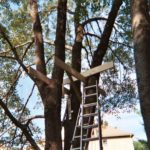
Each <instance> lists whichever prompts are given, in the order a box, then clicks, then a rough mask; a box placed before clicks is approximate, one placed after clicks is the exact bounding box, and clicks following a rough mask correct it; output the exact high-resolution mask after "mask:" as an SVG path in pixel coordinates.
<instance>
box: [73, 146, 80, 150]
mask: <svg viewBox="0 0 150 150" xmlns="http://www.w3.org/2000/svg"><path fill="white" fill-rule="evenodd" d="M71 150H80V147H76V148H71Z"/></svg>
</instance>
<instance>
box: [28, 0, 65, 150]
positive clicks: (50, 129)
mask: <svg viewBox="0 0 150 150" xmlns="http://www.w3.org/2000/svg"><path fill="white" fill-rule="evenodd" d="M30 6H31V17H32V20H33V32H34V37H35V47H36V49H35V56H36V58H35V64H36V69H37V71H39V72H40V73H42V74H43V75H46V65H45V60H44V44H43V36H42V27H41V22H40V18H39V15H38V6H37V0H30ZM66 10H67V0H59V1H58V9H57V12H58V14H57V29H56V40H55V56H57V57H58V58H59V59H61V60H62V61H64V60H65V32H66ZM63 73H64V71H63V70H62V69H60V68H59V67H57V66H56V64H55V60H54V68H53V73H52V80H53V82H51V85H48V84H45V83H44V82H43V81H42V80H39V79H36V84H37V86H38V89H39V92H40V95H41V98H42V101H43V104H44V116H45V150H61V149H62V141H61V118H60V111H61V96H62V81H63Z"/></svg>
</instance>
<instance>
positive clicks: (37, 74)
mask: <svg viewBox="0 0 150 150" xmlns="http://www.w3.org/2000/svg"><path fill="white" fill-rule="evenodd" d="M27 68H28V73H29V74H30V75H31V76H32V77H34V78H36V79H38V80H40V81H42V82H44V83H46V84H47V85H49V87H50V88H52V87H53V86H54V82H55V81H54V80H53V79H49V78H48V77H47V76H45V75H44V74H43V73H41V72H39V71H37V70H35V69H33V68H32V67H27ZM64 94H67V95H69V94H70V90H68V89H67V88H65V87H64V86H63V85H62V96H63V95H64Z"/></svg>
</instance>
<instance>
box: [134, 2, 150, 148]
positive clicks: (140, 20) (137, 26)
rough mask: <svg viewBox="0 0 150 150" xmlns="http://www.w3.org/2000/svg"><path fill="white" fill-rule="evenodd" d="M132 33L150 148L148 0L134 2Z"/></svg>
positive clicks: (139, 88)
mask: <svg viewBox="0 0 150 150" xmlns="http://www.w3.org/2000/svg"><path fill="white" fill-rule="evenodd" d="M132 31H133V41H134V54H135V67H136V75H137V83H138V90H139V97H140V105H141V112H142V116H143V119H144V126H145V131H146V135H147V138H148V144H149V146H150V16H149V10H148V2H147V0H132Z"/></svg>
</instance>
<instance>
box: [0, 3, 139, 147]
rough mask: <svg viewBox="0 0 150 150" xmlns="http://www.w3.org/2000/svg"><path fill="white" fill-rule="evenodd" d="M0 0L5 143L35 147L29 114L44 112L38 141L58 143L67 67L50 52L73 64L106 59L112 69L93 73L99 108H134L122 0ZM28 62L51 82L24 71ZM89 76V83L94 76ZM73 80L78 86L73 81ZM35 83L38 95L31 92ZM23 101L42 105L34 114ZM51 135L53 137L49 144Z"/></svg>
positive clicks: (79, 66) (80, 66) (0, 116)
mask: <svg viewBox="0 0 150 150" xmlns="http://www.w3.org/2000/svg"><path fill="white" fill-rule="evenodd" d="M0 3H1V5H0V13H1V18H0V66H1V69H0V97H1V99H0V105H1V107H2V109H0V120H1V123H0V127H1V131H0V136H1V139H3V140H2V142H3V145H4V146H6V147H13V148H19V149H20V148H23V147H26V146H28V145H29V143H30V144H31V145H32V147H33V148H34V149H39V147H38V145H37V143H38V141H39V137H41V133H40V129H39V127H38V126H37V124H36V125H35V124H34V123H33V122H32V120H34V119H36V118H42V117H43V118H45V124H46V125H45V128H46V129H45V135H46V138H45V141H46V148H45V149H46V150H49V149H50V147H53V149H54V150H55V149H56V150H58V149H59V150H60V149H61V148H62V147H61V146H60V145H61V144H60V143H61V142H60V141H61V135H60V134H61V127H62V125H63V123H64V125H65V124H68V123H67V122H65V121H64V122H63V123H62V120H61V117H60V115H61V103H62V102H63V99H62V98H61V97H62V91H61V88H62V82H63V79H64V78H66V77H67V74H66V73H64V71H63V70H62V69H60V68H59V67H58V66H57V65H56V64H55V59H54V58H55V57H54V56H57V57H59V58H60V59H61V60H62V61H64V62H66V63H67V64H69V65H70V66H72V67H73V68H74V69H75V70H77V71H78V72H82V71H84V70H87V69H90V68H93V67H96V66H98V65H101V64H102V63H105V62H109V61H113V62H114V64H115V69H113V70H108V71H106V72H104V73H102V74H100V75H99V74H98V75H96V76H94V78H96V79H98V80H99V85H100V88H102V89H103V90H104V91H105V93H106V97H105V98H104V97H102V98H101V101H100V103H101V106H102V112H103V113H114V114H117V113H118V111H122V110H124V111H131V110H134V109H135V106H136V104H137V102H138V101H137V87H136V81H135V77H134V73H135V71H134V65H135V62H134V54H133V43H132V36H131V15H130V12H131V9H130V6H131V4H130V1H129V0H123V1H122V0H113V1H111V0H102V1H99V0H89V1H86V0H73V1H71V0H68V1H67V0H58V1H55V0H51V1H42V0H39V1H37V0H30V1H23V0H7V1H1V2H0ZM29 68H32V69H33V70H35V72H36V73H39V72H40V73H41V74H42V75H43V76H44V77H47V76H48V77H49V79H51V80H49V81H48V82H50V84H47V83H45V82H43V81H41V80H40V79H39V78H38V77H37V76H36V75H35V74H34V73H33V74H32V73H31V72H29ZM24 73H25V74H26V75H25V77H24ZM28 77H29V78H30V79H29V78H28ZM92 78H93V77H92ZM92 78H89V79H88V84H91V83H92V82H93V79H92ZM24 79H25V80H26V79H27V81H29V82H32V83H33V87H30V88H29V89H31V92H29V96H28V97H27V99H23V96H22V95H23V93H19V86H20V81H22V80H24ZM24 84H25V83H24ZM21 86H22V87H23V86H24V85H21ZM75 86H76V87H77V89H78V91H79V93H80V94H81V92H80V83H75ZM35 87H36V88H37V91H38V93H37V98H36V99H37V100H34V99H33V98H31V95H32V93H33V91H34V89H35ZM70 91H71V93H72V98H71V99H72V106H73V108H72V109H73V111H74V112H75V113H74V114H73V115H74V116H73V119H74V120H73V121H72V124H71V126H72V128H74V124H75V121H76V116H77V112H78V109H79V104H78V103H79V102H77V101H78V100H77V99H76V98H77V97H76V93H75V92H74V91H73V89H72V85H71V87H70ZM80 94H79V96H81V95H80ZM75 99H76V100H75ZM29 101H37V102H39V101H40V105H39V107H38V108H37V111H38V110H41V109H40V107H43V106H44V112H40V113H41V114H40V115H38V116H33V114H32V110H30V108H29V107H28V105H27V104H28V103H29ZM35 105H37V103H36V104H35ZM43 114H44V116H43ZM52 116H53V117H52ZM46 118H47V119H46ZM49 122H50V123H49ZM69 123H70V122H69ZM55 125H56V127H54V126H55ZM49 127H50V128H49ZM53 129H54V130H53ZM70 130H71V128H70ZM55 132H56V134H55V135H54V133H55ZM58 132H59V134H57V133H58ZM71 132H73V131H71ZM71 132H70V133H71ZM51 134H52V135H51ZM57 135H58V136H57ZM71 136H72V134H71V135H70V136H69V140H71V139H70V138H71ZM51 139H52V140H51ZM66 139H67V137H66ZM53 140H54V141H56V143H55V142H54V144H52V141H53ZM66 143H67V142H66ZM56 145H59V146H58V147H57V146H56ZM66 145H67V144H66ZM67 149H69V148H67V146H66V150H67Z"/></svg>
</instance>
